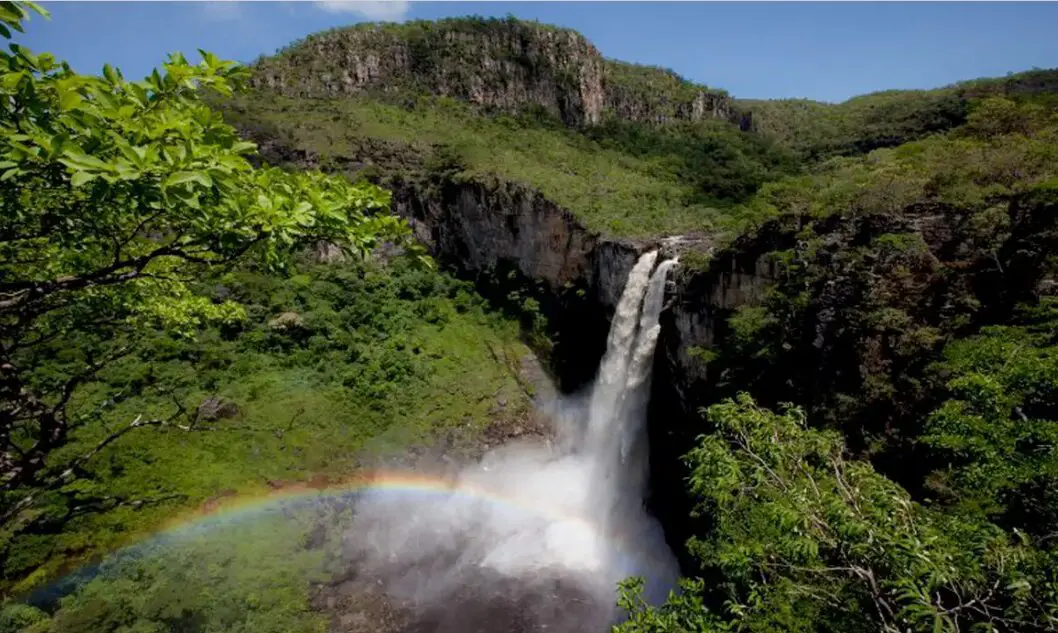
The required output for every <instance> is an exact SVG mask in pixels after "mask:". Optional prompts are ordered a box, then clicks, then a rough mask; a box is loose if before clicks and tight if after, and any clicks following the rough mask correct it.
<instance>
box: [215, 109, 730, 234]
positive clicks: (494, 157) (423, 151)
mask: <svg viewBox="0 0 1058 633" xmlns="http://www.w3.org/2000/svg"><path fill="white" fill-rule="evenodd" d="M225 114H226V118H228V119H229V120H231V121H233V122H235V123H240V122H243V121H254V122H258V123H266V124H270V125H272V126H275V127H278V128H280V129H283V130H284V131H285V132H287V133H289V134H290V135H291V136H292V137H293V140H294V141H295V142H296V143H297V145H298V146H299V147H301V148H304V149H308V150H312V151H314V152H317V153H318V154H319V155H320V157H321V158H323V159H324V160H326V159H327V158H331V157H335V156H348V155H349V154H353V156H352V157H354V158H359V156H356V152H355V151H352V150H351V149H350V148H352V147H355V146H356V145H357V144H359V143H360V142H362V141H363V139H365V138H373V139H382V140H387V141H396V142H399V143H401V144H404V145H406V146H407V147H408V153H409V154H410V155H411V157H410V158H409V159H408V162H409V163H412V162H417V161H419V160H422V158H423V157H425V158H426V161H427V162H429V161H430V160H431V158H433V157H436V156H438V151H439V148H440V147H444V148H446V150H445V155H446V156H448V157H453V158H455V159H456V160H457V161H458V163H459V164H460V166H461V167H462V168H463V174H464V176H465V177H467V178H488V177H500V178H503V179H506V180H510V181H514V182H519V183H522V184H526V185H529V186H531V187H534V188H536V189H538V190H539V191H541V192H543V193H544V194H545V195H547V196H548V197H549V198H551V199H552V200H554V201H555V202H557V203H559V204H561V205H563V206H565V207H567V208H569V209H570V210H572V211H573V212H574V213H576V214H577V215H578V216H579V217H580V218H581V219H582V221H583V222H584V223H585V225H586V226H588V227H589V228H591V229H594V230H598V231H602V232H606V233H610V234H613V235H620V236H645V235H652V234H657V233H666V234H667V233H681V232H685V231H690V230H695V229H708V228H710V227H711V226H713V225H714V224H716V223H717V222H718V221H719V218H720V217H722V215H723V211H721V210H718V209H715V208H710V207H707V206H705V205H702V204H697V203H696V202H695V197H696V192H695V190H694V188H693V187H692V186H691V185H689V184H687V183H683V182H680V180H679V179H678V178H677V177H676V176H675V175H674V174H673V173H672V171H671V170H670V169H669V168H668V167H667V166H666V165H665V164H664V163H663V162H661V161H651V160H649V159H647V158H636V157H634V156H631V155H629V154H627V153H624V152H621V151H618V150H615V149H607V148H604V147H602V146H601V145H600V144H599V143H596V142H594V141H591V140H589V139H587V138H585V137H584V136H582V135H580V134H578V133H576V132H574V131H572V130H567V129H565V128H562V127H560V126H558V125H535V124H532V123H530V122H528V121H526V120H525V119H519V118H515V117H510V116H504V115H497V116H481V115H480V114H479V113H476V112H475V111H474V110H472V109H471V108H470V107H469V106H466V105H465V104H462V103H459V102H456V101H454V100H447V99H427V98H419V99H417V100H416V105H415V106H414V107H412V108H405V107H401V106H397V105H391V104H387V103H382V102H379V101H376V100H372V99H369V98H350V99H341V100H338V99H336V100H316V99H314V100H298V99H292V98H288V97H281V96H275V95H268V94H254V95H252V96H250V97H246V98H243V99H241V100H239V101H238V102H236V103H234V104H229V105H228V106H226V107H225Z"/></svg>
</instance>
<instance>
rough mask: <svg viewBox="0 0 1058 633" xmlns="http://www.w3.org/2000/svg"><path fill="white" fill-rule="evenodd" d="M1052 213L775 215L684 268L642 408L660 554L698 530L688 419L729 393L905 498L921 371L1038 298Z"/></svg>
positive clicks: (947, 210) (1024, 199)
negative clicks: (821, 441)
mask: <svg viewBox="0 0 1058 633" xmlns="http://www.w3.org/2000/svg"><path fill="white" fill-rule="evenodd" d="M1056 210H1058V206H1056V205H1055V199H1054V198H1053V194H1049V193H1030V194H1027V195H1025V196H1019V197H1015V198H1013V199H1011V200H1009V201H1007V202H1006V203H1005V204H1004V205H1003V206H1002V207H1001V212H997V213H995V214H994V215H993V216H992V217H991V218H990V222H991V223H992V224H991V226H989V227H985V226H983V224H984V222H985V221H984V219H983V218H982V217H981V216H980V215H976V216H975V214H973V213H969V212H967V211H966V210H965V209H957V208H952V207H938V206H930V205H921V206H915V207H912V208H909V209H906V210H905V211H904V212H903V213H900V214H890V215H868V216H855V215H845V216H841V215H835V216H831V217H828V218H824V219H811V218H804V217H796V216H788V217H785V218H781V219H777V220H774V221H771V222H769V223H766V224H765V225H764V226H762V227H761V228H760V229H759V230H757V231H756V232H754V233H753V234H749V235H746V236H743V237H742V238H740V239H738V240H736V241H735V242H734V243H733V244H731V245H730V246H729V247H727V248H725V249H723V250H721V251H719V252H717V253H715V254H714V255H713V256H712V257H711V258H710V259H709V261H708V264H707V268H705V269H700V270H684V271H683V272H682V273H681V274H680V275H679V280H678V284H677V287H676V291H675V296H674V297H673V299H672V307H671V309H670V310H669V311H668V312H666V313H665V314H664V315H663V320H662V334H661V338H660V340H659V345H658V355H657V358H656V361H655V377H656V380H655V383H654V384H655V386H654V392H653V394H652V399H651V412H650V415H651V420H652V424H651V427H650V431H651V452H652V459H651V463H652V468H653V478H654V479H653V484H654V485H653V490H654V492H655V495H656V497H655V499H654V500H653V505H654V510H655V512H656V513H657V514H658V515H659V516H660V517H661V518H662V520H663V521H664V523H665V524H666V527H667V530H668V535H669V538H670V541H671V542H672V543H673V544H674V546H678V545H679V544H681V543H683V542H684V541H685V539H686V538H688V537H689V536H690V535H691V534H693V533H694V531H695V529H697V527H698V526H696V525H695V524H694V521H693V520H690V519H688V517H689V516H690V510H691V505H692V501H691V500H690V498H689V497H688V496H687V495H686V493H685V492H684V490H685V488H684V486H682V485H681V482H683V481H685V478H686V476H687V474H688V473H687V472H686V471H685V470H684V469H683V467H682V465H681V463H680V459H679V458H680V456H682V455H683V454H685V453H686V452H687V451H688V450H689V449H690V448H691V447H692V446H693V445H694V441H695V437H697V436H698V435H699V434H701V433H702V432H704V431H705V430H706V429H707V426H706V425H705V423H704V422H703V421H702V419H701V417H700V416H699V415H698V410H699V409H700V408H701V407H705V406H707V405H710V404H712V403H715V402H717V401H719V400H721V399H723V398H726V397H731V396H734V395H735V394H736V393H737V392H740V391H746V392H749V393H751V394H752V395H753V397H754V398H755V399H757V400H758V401H760V402H764V403H766V404H768V405H769V406H773V407H775V406H779V405H781V403H784V402H790V403H794V404H796V405H799V406H802V407H804V408H805V409H806V411H807V412H808V419H809V420H812V421H813V423H814V424H817V425H821V426H826V427H830V428H836V429H839V430H841V431H842V432H843V435H844V436H845V437H846V438H847V441H848V442H849V445H850V448H851V449H852V450H853V451H854V452H857V453H859V454H861V455H863V456H865V457H869V458H870V459H872V461H873V462H874V463H875V466H876V467H877V468H879V469H880V470H881V471H882V472H885V473H886V474H887V475H888V476H889V477H891V478H893V479H895V480H896V481H899V482H901V483H902V484H903V485H905V486H906V487H908V488H909V489H911V490H913V491H914V490H916V485H920V484H918V483H917V482H921V481H922V478H923V476H924V474H925V473H924V472H920V471H919V467H917V466H916V464H920V463H921V464H924V463H925V462H924V461H921V462H919V461H916V458H917V455H918V451H919V448H918V447H917V446H916V445H915V443H914V442H913V439H912V438H913V437H914V436H915V434H916V432H917V431H918V426H919V425H920V424H921V420H922V419H923V418H924V417H925V415H926V413H927V412H928V410H929V409H930V408H931V407H933V406H935V405H936V403H935V402H934V401H933V400H932V398H933V396H932V395H931V393H932V392H931V391H930V389H929V387H930V384H931V381H933V380H936V377H935V376H932V375H931V374H930V372H929V370H928V366H929V363H930V362H932V361H934V360H936V359H937V357H938V356H937V355H938V352H939V350H940V349H941V347H942V346H943V344H944V343H945V342H946V341H949V340H951V339H952V337H955V336H960V335H965V334H966V333H968V332H973V331H977V330H978V329H979V328H980V327H981V326H983V325H987V324H989V323H998V322H1003V321H1004V320H1005V319H1006V318H1008V316H1009V314H1010V311H1011V310H1012V309H1013V307H1014V306H1016V305H1018V304H1019V303H1021V302H1025V301H1032V300H1034V299H1035V298H1036V297H1038V296H1039V295H1040V294H1041V293H1050V292H1052V287H1053V281H1051V278H1050V277H1051V271H1052V266H1053V265H1052V264H1051V263H1049V262H1048V257H1049V256H1048V255H1047V253H1049V252H1053V251H1054V249H1055V248H1056V247H1058V239H1056V238H1058V233H1056V227H1055V221H1054V217H1055V211H1056ZM922 467H923V468H924V466H922Z"/></svg>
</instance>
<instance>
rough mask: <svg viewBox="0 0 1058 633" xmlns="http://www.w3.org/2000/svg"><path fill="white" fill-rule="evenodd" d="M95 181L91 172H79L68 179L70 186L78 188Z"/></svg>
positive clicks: (94, 176)
mask: <svg viewBox="0 0 1058 633" xmlns="http://www.w3.org/2000/svg"><path fill="white" fill-rule="evenodd" d="M95 179H96V175H95V174H93V173H91V172H87V171H79V172H77V173H76V174H74V175H73V178H71V179H70V184H72V185H73V186H74V187H80V186H82V185H84V184H85V183H87V182H91V181H92V180H95Z"/></svg>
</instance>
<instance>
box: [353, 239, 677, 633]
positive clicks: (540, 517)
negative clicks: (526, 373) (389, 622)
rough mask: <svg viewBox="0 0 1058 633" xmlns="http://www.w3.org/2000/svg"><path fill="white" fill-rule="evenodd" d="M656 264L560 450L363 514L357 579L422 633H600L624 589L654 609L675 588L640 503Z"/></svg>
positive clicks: (363, 507)
mask: <svg viewBox="0 0 1058 633" xmlns="http://www.w3.org/2000/svg"><path fill="white" fill-rule="evenodd" d="M657 258H658V254H657V252H650V253H647V254H645V255H643V256H642V257H640V258H639V260H638V261H637V262H636V264H635V266H634V267H633V268H632V271H631V272H630V274H629V276H628V280H627V282H626V285H625V289H624V292H623V294H622V296H621V299H620V301H619V302H618V305H617V309H616V312H615V314H614V318H613V322H612V324H611V327H610V333H609V337H608V339H607V349H606V353H605V355H604V357H603V359H602V361H601V363H600V365H599V372H598V375H597V377H596V380H595V383H594V385H593V386H592V388H591V393H590V399H589V405H588V408H587V411H586V412H585V411H583V410H581V411H579V412H578V411H577V410H576V408H575V407H574V406H573V405H572V404H571V403H569V402H566V403H558V406H557V410H558V411H559V412H561V413H563V414H564V415H560V416H558V419H559V420H560V428H558V429H557V431H558V435H559V438H560V440H562V441H560V442H559V443H558V446H560V447H561V448H560V449H557V450H556V449H553V448H552V449H548V448H545V447H542V446H539V445H534V444H530V443H517V444H508V445H506V446H503V447H501V448H500V449H497V450H495V451H493V452H491V453H489V454H487V455H486V456H485V457H484V458H483V459H482V461H481V462H480V463H479V464H476V465H474V466H472V467H469V468H466V469H464V470H462V471H461V472H459V473H458V474H457V475H456V477H455V482H454V483H455V487H456V488H457V491H456V492H455V493H454V494H452V495H445V496H441V497H437V496H434V497H431V498H425V499H424V500H423V501H422V502H421V503H415V504H409V503H407V499H394V498H393V497H392V496H388V495H385V494H383V493H370V494H368V495H367V496H366V497H365V498H364V499H363V500H362V501H361V502H360V503H359V504H358V507H357V518H356V520H355V521H354V529H353V531H352V532H351V533H350V535H349V539H348V541H349V544H350V547H351V549H352V550H353V551H354V553H355V554H354V555H355V559H356V567H357V573H358V575H359V576H360V577H362V578H376V579H377V580H378V582H379V583H381V584H383V585H384V586H385V591H386V593H387V595H388V596H390V597H391V598H395V599H397V600H399V601H401V602H403V603H405V604H407V603H411V604H414V605H415V608H416V609H418V610H420V611H421V612H422V613H425V614H427V615H425V616H423V617H422V619H420V620H419V623H418V624H417V625H416V626H413V627H411V628H412V629H414V630H415V631H417V632H418V631H423V632H424V633H425V632H426V631H430V632H431V633H434V632H443V633H448V632H455V631H460V632H463V631H478V630H480V631H489V632H490V633H492V632H495V633H503V632H504V631H505V630H509V629H511V628H512V627H516V628H518V630H540V631H544V630H546V631H548V632H549V633H557V632H566V631H569V632H572V631H592V630H599V631H602V630H605V629H606V627H607V626H608V625H609V624H610V623H611V622H612V621H613V619H614V618H615V617H617V615H618V614H617V612H616V608H615V603H616V597H617V596H616V585H617V583H618V581H620V580H622V579H624V578H626V577H628V576H631V575H640V576H645V577H646V578H647V593H648V596H649V597H653V598H655V599H656V598H660V597H663V596H664V594H665V592H667V590H668V589H669V588H670V587H671V584H672V583H673V581H674V578H675V574H676V565H675V561H674V559H673V557H672V554H671V552H669V550H668V547H667V546H666V544H665V541H664V538H663V535H662V533H661V529H660V526H659V525H658V524H657V523H656V521H655V520H654V519H652V518H651V517H650V516H648V515H647V514H646V512H645V510H644V509H643V504H642V500H643V495H644V493H645V488H646V483H647V475H648V470H647V459H646V457H647V451H646V432H645V421H646V405H647V402H648V399H649V391H650V376H651V367H652V364H653V358H654V348H655V344H656V342H657V338H658V332H659V330H660V325H659V323H658V319H659V315H660V313H661V310H662V306H663V301H664V295H665V284H666V277H667V275H668V273H669V271H670V270H671V269H672V267H673V266H675V265H676V260H674V259H673V260H668V261H664V262H661V263H660V264H659V265H657V267H656V268H655V264H656V262H657ZM578 413H579V415H578ZM481 491H486V494H482V492H481ZM461 493H465V494H461ZM498 605H502V606H498ZM504 609H506V610H507V611H503V610H504ZM511 610H513V611H517V612H518V613H517V614H515V615H516V619H511V617H512V616H511V614H510V613H508V611H511ZM500 611H503V615H499V612H500ZM515 622H517V624H516V625H515V624H514V623H515Z"/></svg>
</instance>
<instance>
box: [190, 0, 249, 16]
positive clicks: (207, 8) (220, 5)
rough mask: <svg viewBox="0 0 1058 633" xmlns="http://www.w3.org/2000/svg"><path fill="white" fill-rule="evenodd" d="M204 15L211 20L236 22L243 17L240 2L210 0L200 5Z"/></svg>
mask: <svg viewBox="0 0 1058 633" xmlns="http://www.w3.org/2000/svg"><path fill="white" fill-rule="evenodd" d="M199 6H201V7H202V13H203V15H205V16H206V17H207V18H208V19H210V20H217V21H222V20H235V19H238V18H241V17H242V6H241V5H240V4H239V3H238V2H225V1H222V0H208V1H207V2H201V3H199Z"/></svg>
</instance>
